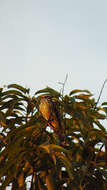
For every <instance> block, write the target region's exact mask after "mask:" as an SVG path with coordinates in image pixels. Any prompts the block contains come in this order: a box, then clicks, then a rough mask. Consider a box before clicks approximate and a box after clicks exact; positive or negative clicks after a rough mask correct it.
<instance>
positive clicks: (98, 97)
mask: <svg viewBox="0 0 107 190" xmlns="http://www.w3.org/2000/svg"><path fill="white" fill-rule="evenodd" d="M106 82H107V79H106V80H105V81H104V83H103V85H102V88H101V90H100V94H99V97H98V99H97V102H96V106H95V108H96V107H97V105H98V103H99V101H100V98H101V95H102V92H103V89H104V86H105V84H106Z"/></svg>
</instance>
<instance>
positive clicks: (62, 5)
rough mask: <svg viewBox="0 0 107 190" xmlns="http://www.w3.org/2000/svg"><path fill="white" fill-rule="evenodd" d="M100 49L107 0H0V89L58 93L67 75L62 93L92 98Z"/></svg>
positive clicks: (106, 41) (106, 30) (104, 71)
mask: <svg viewBox="0 0 107 190" xmlns="http://www.w3.org/2000/svg"><path fill="white" fill-rule="evenodd" d="M106 51H107V0H0V86H3V85H4V84H10V83H19V84H21V85H23V86H25V87H30V88H31V90H32V91H33V92H35V91H36V90H39V89H42V88H45V87H46V86H47V85H48V86H51V87H53V88H55V89H57V90H59V89H60V88H61V86H60V85H59V84H58V82H63V81H64V79H65V76H66V74H67V73H68V80H67V83H66V86H65V88H66V92H69V91H70V90H72V89H74V88H79V89H89V90H91V91H92V92H93V93H94V94H95V96H96V97H98V95H99V91H100V89H101V86H102V83H103V81H104V80H105V79H106V78H107V52H106ZM106 94H107V84H106V86H105V88H104V91H103V95H102V96H103V97H102V99H104V101H107V97H106Z"/></svg>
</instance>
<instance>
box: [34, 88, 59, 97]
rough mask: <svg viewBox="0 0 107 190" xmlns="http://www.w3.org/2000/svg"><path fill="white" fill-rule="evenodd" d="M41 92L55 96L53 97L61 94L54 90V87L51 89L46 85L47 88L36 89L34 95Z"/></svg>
mask: <svg viewBox="0 0 107 190" xmlns="http://www.w3.org/2000/svg"><path fill="white" fill-rule="evenodd" d="M41 93H43V94H47V95H51V96H55V97H59V96H61V94H60V93H59V92H58V91H56V90H54V89H52V88H50V87H47V88H44V89H42V90H39V91H37V92H36V93H35V95H37V94H41Z"/></svg>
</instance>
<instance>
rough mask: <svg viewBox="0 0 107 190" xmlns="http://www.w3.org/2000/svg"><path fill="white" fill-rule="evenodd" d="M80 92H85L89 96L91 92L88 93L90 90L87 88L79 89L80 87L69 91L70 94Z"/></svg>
mask: <svg viewBox="0 0 107 190" xmlns="http://www.w3.org/2000/svg"><path fill="white" fill-rule="evenodd" d="M80 92H85V93H87V94H89V95H90V96H92V94H91V93H90V91H88V90H80V89H75V90H72V91H71V92H70V93H69V95H70V96H71V95H73V94H76V93H80Z"/></svg>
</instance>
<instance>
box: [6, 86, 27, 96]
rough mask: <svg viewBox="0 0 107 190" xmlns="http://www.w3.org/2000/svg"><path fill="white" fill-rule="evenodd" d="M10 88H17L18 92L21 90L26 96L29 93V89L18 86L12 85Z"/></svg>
mask: <svg viewBox="0 0 107 190" xmlns="http://www.w3.org/2000/svg"><path fill="white" fill-rule="evenodd" d="M8 88H16V89H17V90H20V91H21V92H23V93H25V94H26V93H29V89H26V88H24V87H22V86H20V85H18V84H10V85H8Z"/></svg>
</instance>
